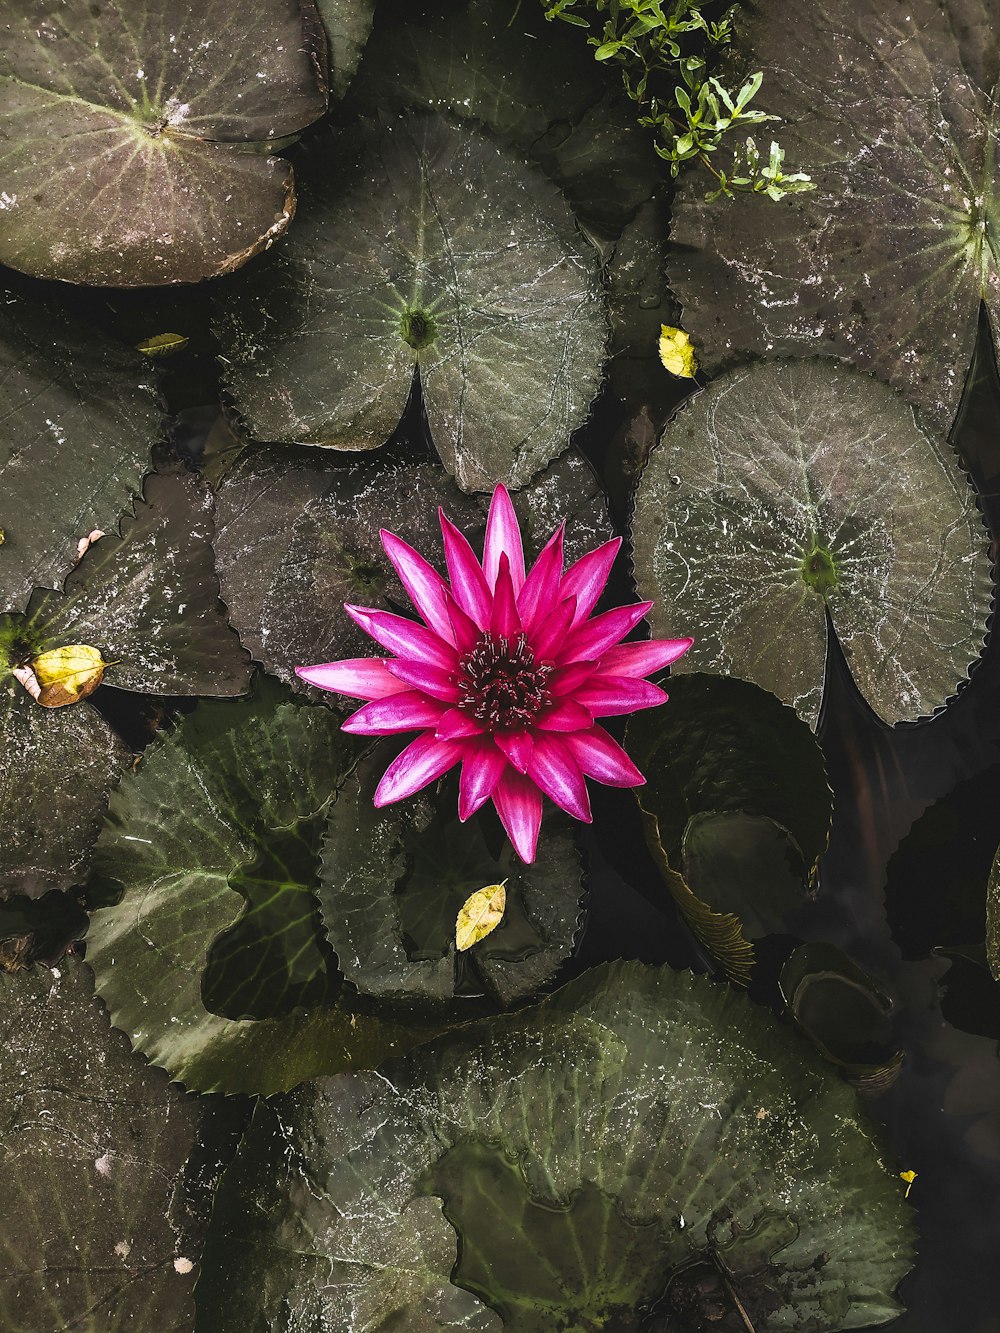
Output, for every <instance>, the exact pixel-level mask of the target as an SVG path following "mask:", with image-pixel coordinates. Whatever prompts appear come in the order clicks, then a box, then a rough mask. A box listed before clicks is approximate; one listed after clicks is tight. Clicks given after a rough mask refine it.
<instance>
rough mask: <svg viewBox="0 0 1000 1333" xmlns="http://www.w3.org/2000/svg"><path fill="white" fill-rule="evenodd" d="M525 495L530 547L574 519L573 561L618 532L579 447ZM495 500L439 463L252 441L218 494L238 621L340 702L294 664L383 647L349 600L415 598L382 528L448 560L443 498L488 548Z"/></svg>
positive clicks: (263, 647) (519, 502)
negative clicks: (337, 454)
mask: <svg viewBox="0 0 1000 1333" xmlns="http://www.w3.org/2000/svg"><path fill="white" fill-rule="evenodd" d="M513 501H514V508H515V510H516V511H517V516H518V520H519V522H520V524H521V530H522V532H523V533H524V541H525V549H526V552H527V554H528V555H529V557H533V556H535V555H537V554H538V552H539V550H540V549H541V547H542V546H543V545H544V544H545V542H546V541H547V540H548V538H549V536H550V535H551V533H552V531H553V529H554V528H556V527H557V526H558V525H559V523H561V522H562V521H563V520H564V519H565V520H566V521H567V531H566V559H567V561H568V562H570V561H573V560H576V559H578V558H579V557H580V556H582V555H583V554H584V553H585V552H586V551H588V550H590V549H592V548H593V547H594V546H597V545H600V543H601V542H603V541H607V540H608V538H609V537H610V536H611V527H610V522H609V519H608V512H607V504H606V501H605V498H604V494H603V491H602V490H601V487H600V483H599V482H598V481H597V478H596V477H595V475H594V472H593V470H592V468H591V466H590V464H589V463H588V462H587V460H586V459H585V458H584V457H583V456H582V455H581V454H579V453H577V452H576V451H575V450H572V449H571V450H567V451H566V452H565V453H564V454H562V455H561V456H560V457H559V458H558V459H556V461H555V462H554V463H551V464H550V465H549V467H547V468H546V469H545V470H544V471H543V472H542V473H540V474H539V476H538V477H536V478H535V480H534V481H533V482H532V483H531V484H530V485H529V486H527V487H525V488H524V490H522V491H519V492H516V493H515V494H514V496H513ZM488 504H489V500H488V497H485V498H484V497H473V496H468V495H465V494H464V493H463V492H462V491H460V490H459V488H458V487H457V486H456V484H455V482H454V481H453V480H452V479H451V478H450V477H449V476H448V474H447V473H446V472H445V471H444V469H443V468H442V467H440V466H439V465H437V464H432V463H419V464H416V465H410V466H407V465H405V464H402V463H399V462H398V461H397V462H384V461H383V460H382V459H381V458H380V457H376V458H374V459H368V458H366V459H360V460H351V461H350V462H349V463H345V461H344V460H343V459H340V460H330V459H328V458H326V457H324V456H323V455H322V454H319V453H318V451H317V450H315V449H309V450H306V449H289V448H282V447H280V446H276V445H273V446H270V447H267V448H254V449H248V450H247V451H246V452H245V453H244V454H243V456H242V457H241V458H240V459H239V461H238V462H237V463H236V465H235V467H234V468H233V469H232V471H231V472H230V473H229V474H228V475H227V476H226V477H225V479H224V480H223V482H222V484H221V486H220V488H219V491H218V494H217V497H216V507H217V513H218V536H217V538H216V541H215V549H216V556H217V559H218V563H219V575H220V578H221V581H222V595H223V598H224V600H225V602H226V605H227V606H228V608H229V612H230V617H231V620H232V623H233V625H235V626H236V628H237V629H238V631H239V633H240V637H241V639H242V641H243V643H244V644H245V645H246V647H247V648H248V649H249V650H250V652H251V653H252V654H253V657H254V658H255V660H256V661H258V662H261V663H262V664H263V666H264V667H265V668H266V669H267V670H268V671H269V672H271V673H273V674H274V675H276V676H278V677H279V678H280V679H281V680H283V681H285V683H286V684H289V685H291V686H292V687H293V688H294V689H296V690H297V691H298V692H306V693H308V695H309V697H310V698H314V699H317V700H323V699H325V700H326V701H329V700H330V697H331V696H330V695H329V694H325V693H324V692H323V691H320V690H316V689H314V688H313V687H312V686H308V685H304V684H303V683H302V682H301V681H300V680H299V679H298V677H297V676H296V675H295V674H294V670H293V668H294V667H295V666H297V665H301V664H303V663H308V662H327V661H333V660H335V659H338V658H343V657H368V656H370V655H371V640H370V639H369V638H368V636H367V635H366V634H364V633H363V632H362V631H361V630H360V629H359V628H358V627H357V626H356V625H355V624H354V622H353V621H352V620H351V619H350V618H349V617H348V616H347V615H346V613H345V612H344V609H343V604H344V603H345V602H352V603H355V604H359V605H362V606H374V607H390V606H394V607H396V608H404V609H405V608H408V607H409V606H410V602H409V598H408V596H407V594H406V592H405V590H404V589H403V585H402V584H401V583H400V581H399V578H398V576H397V575H396V572H395V570H394V569H393V567H392V565H391V564H390V563H389V560H388V559H387V557H386V555H385V552H384V551H383V549H382V543H381V540H380V539H379V529H380V528H386V529H387V530H388V531H389V532H395V533H399V534H401V535H403V536H405V539H406V541H407V542H409V543H410V545H412V546H413V547H415V548H416V549H417V550H419V551H421V552H422V553H423V554H424V555H426V557H427V558H428V559H429V560H430V562H431V563H432V564H433V565H435V566H436V567H437V568H438V569H441V570H443V569H444V548H443V545H442V541H441V528H440V524H439V522H438V508H439V506H440V507H442V508H443V509H444V510H445V512H446V514H447V515H448V517H449V518H450V519H451V520H452V521H453V522H454V523H456V524H457V526H458V527H459V528H461V530H462V531H463V532H464V533H465V534H466V536H467V537H468V538H469V540H470V542H471V543H472V546H473V548H474V549H475V550H478V551H482V543H483V539H484V536H485V532H486V514H487V509H488Z"/></svg>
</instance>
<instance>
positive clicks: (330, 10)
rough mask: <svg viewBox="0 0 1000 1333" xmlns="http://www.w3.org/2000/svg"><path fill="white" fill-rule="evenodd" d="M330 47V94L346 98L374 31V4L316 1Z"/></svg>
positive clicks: (347, 0)
mask: <svg viewBox="0 0 1000 1333" xmlns="http://www.w3.org/2000/svg"><path fill="white" fill-rule="evenodd" d="M316 8H317V9H318V10H319V12H320V17H321V18H322V20H323V27H324V28H325V29H326V35H327V39H328V46H329V51H328V55H329V66H330V91H331V92H332V93H333V95H334V96H335V97H343V96H344V94H345V93H346V92H347V89H348V88H349V86H350V83H351V80H352V79H353V78H354V73H355V71H356V70H357V68H358V62H359V61H360V60H361V55H362V52H363V51H364V49H365V42H367V40H368V34H369V33H370V32H371V30H372V20H373V18H374V17H375V0H316Z"/></svg>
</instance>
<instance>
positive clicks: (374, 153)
mask: <svg viewBox="0 0 1000 1333" xmlns="http://www.w3.org/2000/svg"><path fill="white" fill-rule="evenodd" d="M300 175H301V178H302V192H303V199H302V207H301V211H300V215H299V220H298V222H297V224H296V227H295V229H294V231H293V232H292V233H291V235H290V237H289V241H288V244H287V245H284V246H282V247H281V249H280V251H277V252H275V254H274V255H272V256H270V257H269V260H268V261H267V262H266V263H265V264H262V265H261V266H260V267H259V268H258V269H256V270H255V272H254V273H253V274H252V275H251V277H250V279H249V280H248V281H246V282H244V283H241V284H239V285H238V286H234V287H233V288H231V289H229V290H228V291H227V292H226V293H225V294H224V295H223V296H221V297H220V301H219V306H218V310H219V317H218V333H219V338H220V341H221V344H222V346H223V348H224V349H225V353H224V376H225V380H226V383H227V385H228V387H229V389H230V391H231V393H232V394H233V395H234V397H235V399H236V402H237V405H238V407H239V409H240V411H241V412H242V413H243V414H244V415H245V417H246V420H247V424H248V426H249V428H250V431H251V433H252V434H253V435H255V436H256V437H257V438H258V439H262V440H277V441H284V442H287V443H295V442H298V443H302V444H316V445H328V446H331V447H334V448H339V449H375V448H378V447H379V446H380V445H382V444H383V443H384V442H385V441H386V439H388V437H389V436H390V435H391V434H392V432H393V430H394V429H395V427H396V425H397V423H398V421H399V418H400V415H401V413H402V410H403V407H404V405H405V402H406V399H407V395H408V394H409V391H410V386H411V382H412V380H413V373H414V368H415V367H419V372H420V382H421V386H422V390H423V399H424V406H425V408H426V412H427V417H428V421H429V424H430V429H431V434H432V435H433V437H434V441H435V444H436V446H437V449H438V452H439V453H440V455H441V458H442V460H443V461H444V463H445V466H446V467H447V469H448V471H449V472H451V473H452V474H453V475H454V476H455V477H456V478H457V480H458V482H459V485H460V486H461V487H462V488H463V490H468V491H474V490H485V489H489V488H491V487H492V486H493V485H494V483H495V482H497V481H504V482H506V483H507V484H508V485H511V486H515V487H516V486H523V485H524V484H525V482H527V481H528V480H530V478H531V477H532V476H533V475H534V474H535V473H536V472H538V471H539V470H540V469H541V468H542V467H544V466H545V464H546V463H548V462H550V461H551V460H552V459H553V458H554V457H555V456H556V455H557V454H558V453H560V452H561V451H562V450H563V449H564V448H565V446H566V441H567V438H568V435H569V433H570V432H571V431H572V430H573V429H574V428H575V427H577V426H578V425H580V424H582V422H583V421H584V420H585V419H586V416H587V412H588V409H589V407H590V403H591V401H592V400H593V398H594V396H595V394H596V392H597V389H598V386H599V384H600V379H601V365H602V362H603V359H604V347H605V341H606V335H607V329H606V316H605V312H604V303H603V298H602V295H601V291H600V284H599V280H598V272H597V257H596V254H595V253H594V252H593V251H592V250H590V248H589V247H588V246H587V244H586V242H584V241H582V239H581V238H580V237H579V236H578V234H577V232H576V229H575V225H574V221H573V217H572V214H571V213H570V212H569V210H568V208H567V206H566V204H565V202H564V200H563V199H562V197H561V196H560V195H559V193H558V191H557V190H556V189H555V188H554V187H553V186H552V185H551V184H550V183H549V182H548V181H547V180H545V178H544V177H543V176H541V175H540V173H538V172H537V171H535V170H533V169H531V168H529V167H525V166H523V165H522V164H521V163H520V161H519V160H517V159H515V158H514V157H512V156H509V155H508V154H507V153H506V152H505V151H504V150H502V149H500V148H498V147H496V146H495V145H494V144H492V143H491V142H490V141H489V140H488V139H486V138H485V137H483V135H481V134H480V133H478V132H477V131H475V130H473V129H471V128H469V127H456V126H452V125H450V124H449V123H448V122H447V121H445V120H444V119H443V118H442V117H441V116H439V115H431V114H427V115H423V116H410V117H407V118H405V119H401V120H396V121H392V122H390V123H388V124H386V125H384V126H382V127H375V126H374V125H370V126H368V127H367V128H363V129H353V130H351V131H350V133H349V134H344V135H341V136H340V137H339V138H335V137H332V136H330V135H325V136H320V137H319V138H317V139H316V140H314V142H313V143H312V145H311V147H310V150H309V154H308V157H307V158H304V159H302V165H301V167H300Z"/></svg>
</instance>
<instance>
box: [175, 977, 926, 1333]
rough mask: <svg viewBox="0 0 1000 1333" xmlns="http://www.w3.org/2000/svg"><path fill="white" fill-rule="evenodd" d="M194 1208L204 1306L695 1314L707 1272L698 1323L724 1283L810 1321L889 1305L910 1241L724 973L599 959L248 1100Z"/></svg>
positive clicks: (545, 1330) (770, 1024) (541, 1321)
mask: <svg viewBox="0 0 1000 1333" xmlns="http://www.w3.org/2000/svg"><path fill="white" fill-rule="evenodd" d="M435 1196H437V1197H435ZM442 1205H443V1209H444V1217H445V1218H447V1219H448V1220H449V1221H450V1222H451V1223H452V1225H453V1226H454V1228H455V1232H452V1233H451V1234H450V1235H449V1232H448V1230H447V1227H446V1225H445V1223H444V1219H443V1218H442V1215H441V1207H442ZM264 1217H266V1218H268V1220H269V1223H270V1225H271V1230H270V1233H269V1235H263V1234H261V1232H260V1230H259V1224H258V1223H257V1222H256V1219H258V1218H264ZM215 1222H216V1225H217V1230H216V1232H215V1235H214V1236H213V1239H212V1246H211V1251H210V1253H208V1254H206V1267H205V1277H204V1279H203V1282H202V1284H201V1285H200V1287H199V1303H200V1306H201V1309H200V1313H201V1314H202V1315H203V1316H204V1315H206V1314H207V1313H209V1312H211V1314H213V1315H215V1313H216V1311H222V1310H226V1309H231V1310H233V1311H234V1312H235V1319H234V1320H233V1322H232V1323H231V1324H227V1323H226V1321H225V1319H222V1320H221V1321H220V1322H218V1323H216V1324H215V1325H214V1326H218V1327H220V1328H222V1329H227V1328H229V1327H232V1328H236V1327H255V1326H256V1324H257V1321H259V1318H260V1313H261V1312H262V1311H263V1310H268V1311H280V1312H281V1313H280V1314H279V1318H278V1323H277V1328H278V1329H279V1330H291V1329H293V1328H295V1327H304V1326H309V1327H319V1326H325V1327H332V1328H338V1329H344V1330H361V1329H363V1328H373V1327H382V1326H389V1325H390V1323H395V1324H396V1325H398V1326H399V1327H401V1328H402V1327H405V1328H406V1329H407V1330H408V1331H410V1330H412V1333H430V1330H431V1329H434V1328H437V1327H459V1328H476V1329H499V1328H500V1327H502V1326H509V1327H516V1328H517V1329H519V1330H522V1333H549V1331H550V1330H551V1329H553V1328H567V1329H569V1328H581V1327H612V1326H613V1327H614V1328H616V1329H620V1330H622V1333H627V1331H628V1330H636V1331H637V1330H639V1329H640V1328H641V1327H648V1326H649V1323H648V1321H649V1320H650V1319H651V1318H652V1319H660V1320H662V1321H668V1320H670V1319H672V1318H673V1319H678V1318H679V1317H680V1316H681V1315H682V1313H683V1314H684V1315H685V1316H686V1320H687V1323H688V1325H689V1326H691V1327H699V1326H704V1320H705V1319H706V1318H707V1317H708V1314H709V1311H708V1306H707V1304H706V1302H707V1300H708V1295H706V1292H705V1289H704V1285H703V1284H702V1283H701V1282H700V1279H701V1278H702V1277H704V1276H705V1275H706V1274H707V1275H712V1274H714V1278H715V1284H716V1289H717V1293H718V1295H717V1294H716V1292H710V1293H709V1294H710V1295H711V1296H712V1298H713V1299H719V1298H720V1297H721V1302H722V1304H721V1309H720V1308H716V1311H715V1314H713V1315H712V1316H711V1317H712V1318H713V1319H715V1320H716V1321H717V1322H718V1320H719V1319H720V1318H721V1319H725V1318H726V1316H727V1315H728V1316H729V1317H730V1320H729V1322H726V1323H724V1324H721V1325H720V1327H733V1328H736V1327H738V1326H739V1324H738V1318H739V1316H738V1313H737V1306H736V1300H734V1295H735V1298H736V1299H738V1301H739V1303H740V1305H741V1306H742V1307H743V1309H744V1311H746V1312H747V1314H748V1316H749V1318H750V1319H751V1320H752V1322H753V1326H754V1327H756V1328H761V1329H763V1328H771V1329H774V1328H782V1327H783V1328H791V1327H795V1328H799V1329H802V1330H809V1333H821V1331H822V1330H830V1331H831V1333H833V1330H839V1329H843V1328H857V1327H863V1326H867V1325H871V1324H881V1323H885V1322H887V1321H888V1320H890V1319H893V1318H895V1317H896V1315H898V1313H899V1312H900V1306H899V1304H898V1302H897V1300H896V1298H895V1296H894V1289H895V1287H896V1284H897V1283H898V1281H899V1280H900V1278H901V1277H902V1275H903V1274H904V1273H905V1271H906V1270H907V1269H908V1267H909V1266H910V1263H911V1261H912V1240H913V1232H912V1226H911V1223H910V1219H909V1210H908V1208H907V1207H906V1206H905V1205H904V1203H903V1198H902V1190H901V1189H900V1188H899V1182H898V1180H897V1179H895V1178H894V1177H893V1175H892V1174H891V1168H888V1169H887V1167H886V1166H885V1164H884V1162H883V1160H882V1157H881V1149H880V1147H879V1144H878V1138H877V1134H876V1131H875V1128H874V1126H870V1125H869V1124H867V1123H866V1121H865V1120H864V1117H863V1114H862V1113H861V1112H860V1111H859V1108H858V1106H857V1103H856V1099H855V1094H854V1093H853V1091H852V1090H851V1089H850V1088H848V1087H847V1086H845V1085H844V1084H843V1083H842V1082H841V1081H840V1080H839V1079H838V1078H837V1077H836V1076H835V1075H833V1074H832V1072H830V1071H829V1070H827V1069H825V1068H823V1067H822V1066H821V1065H820V1063H819V1062H818V1061H817V1060H816V1059H815V1057H813V1056H812V1055H811V1054H810V1053H809V1052H808V1050H807V1049H805V1048H804V1047H802V1046H800V1045H796V1044H790V1043H789V1041H788V1037H787V1033H785V1032H783V1031H782V1030H781V1029H780V1028H779V1027H778V1026H777V1024H775V1023H774V1021H773V1020H772V1019H771V1018H770V1016H769V1015H765V1014H764V1013H763V1012H762V1011H760V1010H757V1009H755V1008H753V1007H752V1006H751V1005H750V1004H749V1003H748V1002H747V1001H746V1000H745V999H743V998H742V997H741V996H739V995H738V994H737V993H736V992H734V991H732V990H731V989H730V988H728V987H722V986H716V985H713V984H712V983H710V982H708V981H706V980H704V979H698V978H692V977H690V976H688V975H684V974H678V973H673V972H670V971H668V970H666V969H655V968H647V967H643V966H642V965H640V964H622V963H619V964H612V965H610V966H605V967H601V968H598V969H596V970H594V971H592V972H589V973H586V974H585V975H584V976H583V977H581V978H580V979H579V980H578V981H576V982H573V983H571V984H570V985H569V986H568V987H566V988H564V989H563V990H562V991H560V992H557V993H556V995H555V996H553V997H552V998H551V999H550V1000H548V1001H546V1002H545V1003H544V1004H543V1005H542V1006H541V1007H540V1008H539V1009H537V1010H534V1011H530V1010H529V1011H527V1012H525V1013H522V1014H519V1015H517V1016H515V1017H511V1018H502V1019H494V1020H490V1021H488V1022H484V1023H479V1024H474V1025H471V1026H469V1027H466V1028H464V1029H461V1030H459V1031H457V1032H455V1033H453V1034H450V1035H449V1036H448V1037H446V1038H443V1039H440V1040H439V1041H436V1042H434V1043H433V1044H432V1045H430V1046H428V1047H424V1048H423V1049H422V1050H420V1051H415V1052H413V1053H412V1054H411V1055H410V1056H408V1057H406V1058H404V1059H403V1060H400V1061H394V1062H392V1063H391V1064H390V1065H388V1066H386V1067H385V1069H384V1070H383V1071H382V1075H381V1077H379V1078H378V1079H377V1080H376V1079H366V1078H357V1077H351V1078H346V1077H345V1078H338V1079H333V1080H328V1081H325V1082H323V1083H321V1084H319V1085H317V1087H316V1089H315V1090H313V1091H312V1092H311V1093H310V1094H309V1095H303V1096H299V1097H297V1098H296V1099H295V1100H294V1101H291V1102H288V1101H286V1102H285V1103H284V1104H279V1105H274V1104H272V1105H271V1106H269V1107H264V1108H259V1110H258V1113H257V1115H256V1116H255V1121H254V1124H253V1125H252V1126H251V1129H250V1132H249V1134H248V1136H247V1138H245V1139H244V1142H243V1144H242V1146H241V1149H240V1154H239V1157H238V1159H237V1162H236V1164H235V1165H234V1167H233V1169H232V1171H231V1172H230V1175H229V1176H228V1177H227V1180H226V1181H225V1182H224V1183H223V1186H222V1189H221V1191H220V1196H219V1202H218V1204H217V1207H216V1212H215ZM455 1233H457V1235H456V1234H455ZM612 1238H613V1243H612ZM203 1301H204V1303H203V1304H202V1302H203ZM230 1302H232V1305H231V1306H230V1304H229V1303H230ZM492 1311H496V1312H497V1314H498V1315H499V1316H500V1318H495V1317H493V1316H492V1314H491V1312H492ZM442 1312H444V1317H443V1318H442V1317H441V1313H442ZM255 1315H256V1316H257V1321H255V1317H254V1316H255ZM310 1320H311V1321H312V1322H311V1323H310V1322H309V1321H310ZM699 1321H701V1322H699Z"/></svg>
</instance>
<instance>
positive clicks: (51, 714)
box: [0, 647, 130, 898]
mask: <svg viewBox="0 0 1000 1333" xmlns="http://www.w3.org/2000/svg"><path fill="white" fill-rule="evenodd" d="M129 758H130V754H129V750H128V747H127V746H126V745H125V744H124V743H123V742H122V741H121V740H119V739H118V737H117V736H116V735H115V733H114V732H113V731H112V730H111V728H110V727H109V726H108V724H107V723H106V722H105V721H104V719H103V717H101V715H100V713H98V711H97V709H96V708H92V707H91V706H90V704H87V703H81V704H75V705H73V706H71V707H69V708H60V709H56V710H52V709H47V708H40V707H39V706H38V704H36V703H35V702H34V700H33V699H32V698H31V697H30V695H29V694H28V693H27V691H26V690H24V689H23V688H22V687H21V686H20V685H19V684H18V683H17V681H16V680H15V679H14V678H13V676H10V675H7V674H6V671H5V670H4V669H3V649H2V647H0V827H2V828H3V838H2V839H0V898H2V897H5V896H6V895H7V894H28V895H29V896H30V897H33V898H34V897H38V896H40V895H41V894H43V893H46V892H47V891H48V890H49V889H64V888H68V887H69V886H70V885H72V884H74V883H78V882H79V881H80V880H81V879H82V878H83V876H84V874H85V872H86V868H87V862H88V858H89V853H90V849H91V847H92V846H93V844H94V841H95V840H96V838H97V835H98V833H99V831H100V827H101V820H102V818H103V816H104V811H105V809H106V808H107V802H108V793H109V792H110V790H111V788H112V787H113V786H114V785H115V783H116V782H117V781H118V779H119V777H120V776H121V774H122V773H123V772H124V771H125V767H126V765H127V763H128V761H129Z"/></svg>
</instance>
